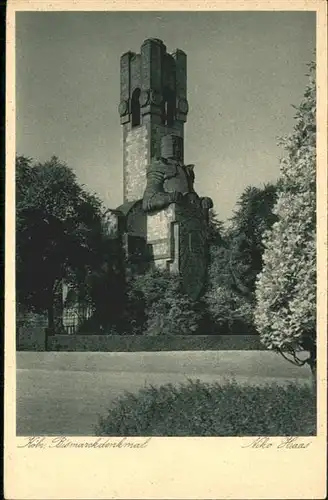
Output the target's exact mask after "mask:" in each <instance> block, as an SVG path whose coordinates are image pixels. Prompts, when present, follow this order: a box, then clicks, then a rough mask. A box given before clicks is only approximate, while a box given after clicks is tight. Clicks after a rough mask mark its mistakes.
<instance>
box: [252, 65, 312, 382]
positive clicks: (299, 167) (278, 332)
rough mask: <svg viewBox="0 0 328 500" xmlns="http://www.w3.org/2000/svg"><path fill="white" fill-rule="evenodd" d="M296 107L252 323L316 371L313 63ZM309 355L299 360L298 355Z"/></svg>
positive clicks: (268, 341) (266, 339)
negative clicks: (305, 86)
mask: <svg viewBox="0 0 328 500" xmlns="http://www.w3.org/2000/svg"><path fill="white" fill-rule="evenodd" d="M308 76H309V82H308V86H307V88H306V91H305V94H304V98H303V100H302V102H301V104H300V105H299V106H298V107H297V108H296V115H295V120H296V123H295V126H294V130H293V132H292V134H291V135H290V136H288V137H285V138H283V139H282V141H281V144H282V145H283V147H284V149H285V151H286V155H285V157H284V158H283V159H282V160H281V179H280V184H279V191H278V199H277V203H276V205H275V208H274V213H275V214H276V216H277V218H278V220H277V222H276V223H275V224H274V225H273V227H272V229H271V231H269V232H268V233H267V234H266V236H265V239H264V245H265V251H264V257H263V260H264V267H263V271H262V272H261V273H260V275H259V278H258V282H257V288H256V299H257V306H256V310H255V322H256V326H257V329H258V331H259V333H260V337H261V340H262V342H263V344H264V345H266V346H267V347H268V348H270V349H273V350H275V351H277V352H279V353H281V354H282V355H283V356H284V357H286V358H288V359H289V360H290V361H292V362H294V363H295V364H298V365H302V364H304V363H308V364H309V365H310V367H311V369H312V371H313V373H315V367H316V83H315V65H314V64H311V65H310V71H309V75H308ZM302 351H306V352H308V353H309V357H308V358H306V359H305V360H304V359H303V360H302V359H300V352H302Z"/></svg>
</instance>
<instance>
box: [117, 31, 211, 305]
mask: <svg viewBox="0 0 328 500" xmlns="http://www.w3.org/2000/svg"><path fill="white" fill-rule="evenodd" d="M120 76H121V88H120V103H119V115H120V121H121V125H122V128H123V199H124V203H123V205H121V206H120V207H118V211H119V212H120V213H121V214H123V216H124V218H125V228H124V231H123V233H124V234H123V240H124V248H125V253H126V261H127V263H128V265H129V266H130V268H134V269H135V270H136V271H139V272H140V270H142V269H146V268H147V267H150V266H156V267H159V268H163V269H168V270H170V271H171V272H176V273H180V274H181V276H182V281H183V285H184V289H185V292H186V293H187V294H188V295H189V296H190V297H191V298H193V299H197V298H198V297H199V295H200V294H201V291H202V289H203V285H204V283H205V278H206V269H207V262H208V259H207V224H208V210H209V209H210V208H211V207H212V201H211V200H210V199H209V198H200V197H199V196H198V195H197V193H196V192H195V190H194V179H195V174H194V166H193V165H185V163H184V124H185V123H186V121H187V114H188V109H189V106H188V101H187V56H186V54H185V53H184V52H183V51H182V50H179V49H177V50H176V51H175V52H174V53H172V54H169V53H168V52H167V50H166V46H165V45H164V43H163V42H162V41H161V40H158V39H155V38H150V39H147V40H145V41H144V43H143V44H142V46H141V49H140V53H138V54H136V53H134V52H127V53H125V54H123V55H122V57H121V62H120Z"/></svg>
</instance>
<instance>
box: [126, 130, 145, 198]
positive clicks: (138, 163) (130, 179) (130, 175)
mask: <svg viewBox="0 0 328 500" xmlns="http://www.w3.org/2000/svg"><path fill="white" fill-rule="evenodd" d="M148 149H149V148H148V132H147V127H146V126H144V125H142V126H139V127H135V128H132V129H131V130H128V131H126V136H125V144H124V201H134V200H140V199H141V198H142V197H143V193H144V190H145V187H146V173H147V165H148V162H149V158H148Z"/></svg>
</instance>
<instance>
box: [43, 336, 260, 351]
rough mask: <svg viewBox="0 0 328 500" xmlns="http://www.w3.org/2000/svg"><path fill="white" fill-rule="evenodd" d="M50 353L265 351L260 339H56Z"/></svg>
mask: <svg viewBox="0 0 328 500" xmlns="http://www.w3.org/2000/svg"><path fill="white" fill-rule="evenodd" d="M47 350H49V351H101V352H120V351H125V352H138V351H140V352H141V351H200V350H264V347H263V346H262V345H261V343H260V341H259V338H258V336H257V335H189V336H180V335H178V336H177V335H175V336H164V335H163V336H157V337H148V336H141V335H140V336H139V335H135V336H129V335H53V336H50V337H49V339H48V349H47Z"/></svg>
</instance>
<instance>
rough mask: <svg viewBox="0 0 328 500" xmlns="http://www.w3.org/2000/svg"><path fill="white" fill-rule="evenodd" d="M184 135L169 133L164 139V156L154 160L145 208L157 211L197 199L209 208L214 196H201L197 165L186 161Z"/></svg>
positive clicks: (204, 207)
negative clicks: (197, 189) (182, 146)
mask: <svg viewBox="0 0 328 500" xmlns="http://www.w3.org/2000/svg"><path fill="white" fill-rule="evenodd" d="M179 143H180V137H176V136H173V135H166V136H164V137H163V138H162V141H161V157H160V158H156V159H154V160H153V161H152V163H151V164H150V166H149V168H148V171H147V185H146V189H145V192H144V195H143V203H142V206H143V210H144V211H145V212H153V211H156V210H161V209H164V208H166V207H167V206H169V205H170V204H171V203H178V204H186V203H193V204H195V203H197V204H198V205H199V208H200V209H201V210H205V211H206V210H209V209H210V208H212V206H213V203H212V200H211V199H210V198H199V196H198V195H197V193H196V192H195V190H194V180H195V174H194V165H183V163H182V162H181V160H180V158H181V154H180V148H179Z"/></svg>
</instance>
